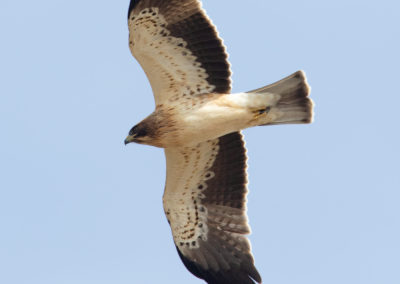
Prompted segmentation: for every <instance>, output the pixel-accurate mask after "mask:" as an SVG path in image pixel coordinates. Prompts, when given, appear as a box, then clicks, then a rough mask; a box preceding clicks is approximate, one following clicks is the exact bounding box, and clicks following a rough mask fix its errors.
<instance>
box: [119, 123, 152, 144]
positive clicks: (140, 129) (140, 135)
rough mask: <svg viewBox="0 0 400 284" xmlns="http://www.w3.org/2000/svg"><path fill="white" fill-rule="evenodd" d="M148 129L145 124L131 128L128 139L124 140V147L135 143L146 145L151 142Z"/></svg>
mask: <svg viewBox="0 0 400 284" xmlns="http://www.w3.org/2000/svg"><path fill="white" fill-rule="evenodd" d="M150 132H151V131H150V128H149V127H148V126H147V124H146V123H143V122H141V123H139V124H137V125H135V126H134V127H132V129H131V130H130V131H129V135H128V137H126V139H125V145H126V144H129V143H132V142H135V143H139V144H148V142H150V141H151V134H150Z"/></svg>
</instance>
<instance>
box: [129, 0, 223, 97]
mask: <svg viewBox="0 0 400 284" xmlns="http://www.w3.org/2000/svg"><path fill="white" fill-rule="evenodd" d="M128 25H129V29H130V30H131V31H133V32H130V35H129V47H130V50H131V52H132V54H133V55H134V57H135V58H136V59H137V60H138V61H139V63H140V65H141V66H142V68H143V70H144V71H145V73H146V75H147V77H148V78H149V81H150V84H151V86H152V89H153V93H154V97H155V101H156V104H161V103H163V102H164V101H165V100H167V99H168V100H169V103H173V102H175V101H178V100H179V99H180V98H182V97H187V99H188V100H189V99H191V96H192V95H194V94H201V93H211V92H212V91H213V90H214V89H215V86H213V85H210V84H209V83H208V82H207V80H206V79H207V77H208V74H207V72H206V70H205V69H204V68H202V67H201V63H199V62H197V61H196V57H195V56H194V55H193V54H192V52H191V51H190V50H189V49H188V48H186V46H187V43H186V41H185V40H183V39H182V38H177V37H174V36H171V35H170V34H171V32H170V31H169V30H168V29H167V25H168V23H167V21H166V20H165V18H164V16H163V15H161V14H160V13H159V9H158V8H157V7H152V8H145V9H143V10H141V11H139V12H138V13H135V14H133V15H131V17H130V18H129V20H128Z"/></svg>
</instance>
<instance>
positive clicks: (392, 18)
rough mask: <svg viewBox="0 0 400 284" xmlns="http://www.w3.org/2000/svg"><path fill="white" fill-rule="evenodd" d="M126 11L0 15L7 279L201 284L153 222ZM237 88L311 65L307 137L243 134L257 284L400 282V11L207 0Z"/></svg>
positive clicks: (54, 5) (0, 246) (145, 101)
mask: <svg viewBox="0 0 400 284" xmlns="http://www.w3.org/2000/svg"><path fill="white" fill-rule="evenodd" d="M128 2H129V1H128V0H126V1H99V0H98V1H93V0H87V1H73V0H72V1H66V0H65V1H61V0H53V1H47V0H38V1H11V0H2V1H1V4H0V34H1V38H2V39H1V45H0V131H1V132H0V133H1V140H0V141H1V142H0V173H1V174H0V228H1V229H0V283H7V284H28V283H29V284H54V283H57V284H64V283H65V284H70V283H74V284H88V283H96V284H103V283H104V284H106V283H107V284H108V283H118V284H125V283H126V284H128V283H129V284H132V283H145V284H152V283H174V284H189V283H190V284H191V283H193V284H195V283H202V282H201V281H200V280H197V279H195V278H194V277H193V276H192V275H191V274H190V273H188V272H187V271H186V269H185V268H184V266H183V264H181V262H180V259H179V257H178V255H177V254H176V251H175V248H174V245H173V242H172V237H171V234H170V229H169V226H168V224H167V222H166V219H165V217H164V215H163V209H162V202H161V196H162V193H163V188H164V180H165V164H164V156H163V151H162V150H160V149H156V148H152V147H147V146H141V145H129V146H128V147H125V146H124V145H123V140H124V139H125V136H126V134H127V132H128V130H129V129H130V128H131V127H132V126H133V125H134V124H136V123H137V122H138V121H140V120H141V119H142V118H144V117H145V116H146V115H147V114H149V113H150V112H151V111H152V110H153V107H154V104H153V97H152V94H151V89H150V86H149V84H148V82H147V79H146V77H145V76H144V73H143V71H142V70H141V68H140V67H139V65H138V64H137V63H136V61H135V60H134V59H133V57H132V56H131V55H130V52H129V49H128V29H127V24H126V13H127V8H128V5H129V3H128ZM203 5H204V7H205V8H206V10H207V12H208V14H209V15H210V16H211V18H212V19H213V22H214V23H215V24H216V25H217V27H218V30H219V32H220V34H221V36H222V37H223V38H224V42H225V44H226V45H227V48H228V52H229V54H230V62H231V63H232V69H233V72H234V74H233V81H234V84H233V91H235V92H239V91H246V90H251V89H254V88H257V87H261V86H264V85H266V84H268V83H272V82H274V81H276V80H278V79H280V78H282V77H283V76H286V75H289V74H291V73H292V72H294V71H296V70H298V69H303V70H305V72H306V73H307V76H308V81H309V83H310V85H311V86H312V94H311V96H312V98H313V100H314V101H315V103H316V107H315V113H316V114H315V122H314V123H313V124H312V125H306V126H304V125H295V126H273V127H258V128H254V129H249V130H246V131H244V134H245V137H246V142H247V147H248V154H249V156H250V158H249V175H250V195H249V196H248V199H249V203H248V207H249V211H248V214H249V218H250V224H251V226H252V230H253V234H252V235H251V236H250V239H251V242H252V246H253V251H254V255H255V258H256V265H257V267H258V269H259V271H260V273H261V274H262V276H263V280H264V281H263V283H274V284H292V283H297V284H302V283H304V284H320V283H324V284H337V283H342V284H357V283H360V284H361V283H362V284H376V283H385V284H398V283H400V270H399V267H400V241H399V240H400V208H399V201H400V171H399V168H400V165H399V161H400V150H399V145H400V134H399V133H400V131H399V125H398V124H399V122H400V119H399V117H398V113H399V111H398V109H399V105H400V93H399V88H398V82H399V76H400V73H399V65H400V55H399V51H400V29H399V27H400V18H399V16H398V11H399V10H400V6H399V2H398V1H394V0H392V1H389V0H381V1H368V0H366V1H356V0H354V1H344V0H337V1H317V0H307V1H289V0H284V1H282V0H280V1H271V0H268V1H260V0H247V1H246V2H244V1H228V0H218V1H211V0H204V1H203Z"/></svg>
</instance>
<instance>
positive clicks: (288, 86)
mask: <svg viewBox="0 0 400 284" xmlns="http://www.w3.org/2000/svg"><path fill="white" fill-rule="evenodd" d="M247 93H250V94H264V93H265V94H266V93H270V94H277V95H280V99H279V100H278V101H277V103H276V105H274V106H272V108H271V110H274V111H275V112H278V113H279V115H278V116H277V118H276V119H275V120H274V121H272V122H271V123H268V124H265V125H271V124H296V123H311V122H312V120H313V102H312V100H311V99H310V98H309V97H308V96H309V94H310V86H309V85H308V84H307V80H306V76H305V74H304V72H303V71H297V72H296V73H293V74H292V75H290V76H288V77H286V78H284V79H282V80H280V81H278V82H276V83H273V84H271V85H268V86H265V87H262V88H259V89H256V90H253V91H250V92H247Z"/></svg>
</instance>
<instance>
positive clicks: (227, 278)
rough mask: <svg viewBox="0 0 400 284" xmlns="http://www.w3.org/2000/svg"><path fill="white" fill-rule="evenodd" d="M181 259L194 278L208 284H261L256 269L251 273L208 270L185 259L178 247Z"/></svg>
mask: <svg viewBox="0 0 400 284" xmlns="http://www.w3.org/2000/svg"><path fill="white" fill-rule="evenodd" d="M176 250H177V251H178V254H179V257H180V258H181V260H182V262H183V264H184V265H185V267H186V268H187V270H189V271H190V273H192V274H193V275H194V276H196V277H198V278H200V279H203V280H204V281H206V282H207V283H208V284H255V283H258V284H261V281H262V280H261V276H260V274H259V273H258V271H257V270H256V269H255V268H254V270H252V271H251V272H250V273H248V272H245V271H232V270H228V271H222V270H220V271H213V270H210V269H208V270H206V269H204V268H202V267H201V266H200V265H198V264H196V263H195V262H193V261H191V260H190V259H189V258H187V257H185V256H184V255H183V254H182V253H181V252H180V250H179V248H178V247H176ZM249 274H250V275H249Z"/></svg>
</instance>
